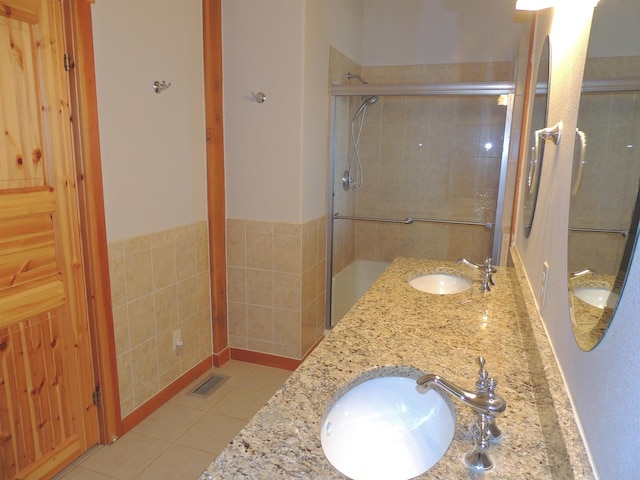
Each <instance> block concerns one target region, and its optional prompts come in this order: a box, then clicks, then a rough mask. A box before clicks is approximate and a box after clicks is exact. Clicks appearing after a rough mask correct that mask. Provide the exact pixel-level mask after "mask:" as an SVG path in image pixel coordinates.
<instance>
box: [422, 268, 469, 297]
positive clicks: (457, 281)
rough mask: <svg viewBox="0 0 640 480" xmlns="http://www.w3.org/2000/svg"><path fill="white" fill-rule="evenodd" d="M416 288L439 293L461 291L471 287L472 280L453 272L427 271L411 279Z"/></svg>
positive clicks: (446, 293)
mask: <svg viewBox="0 0 640 480" xmlns="http://www.w3.org/2000/svg"><path fill="white" fill-rule="evenodd" d="M409 285H411V286H412V287H413V288H415V289H416V290H420V291H421V292H426V293H435V294H438V295H448V294H453V293H461V292H464V291H465V290H468V289H469V288H471V280H469V279H468V278H464V277H460V276H458V275H454V274H452V273H442V272H438V273H427V274H426V275H420V276H418V277H416V278H414V279H413V280H411V281H409Z"/></svg>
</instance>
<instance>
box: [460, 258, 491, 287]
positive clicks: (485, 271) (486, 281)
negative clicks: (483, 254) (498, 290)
mask: <svg viewBox="0 0 640 480" xmlns="http://www.w3.org/2000/svg"><path fill="white" fill-rule="evenodd" d="M461 263H464V264H465V265H468V266H469V267H471V268H475V269H476V270H479V271H481V272H482V275H483V276H482V284H481V285H480V289H481V290H482V291H483V292H488V291H489V290H491V287H492V286H494V285H495V283H494V282H493V274H494V273H496V272H497V269H496V267H495V266H493V265H491V257H487V258H486V259H485V260H484V264H483V265H478V264H477V263H473V262H470V261H469V260H467V259H466V258H461V259H460V260H458V261H457V262H456V265H459V264H461Z"/></svg>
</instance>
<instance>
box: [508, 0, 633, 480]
mask: <svg viewBox="0 0 640 480" xmlns="http://www.w3.org/2000/svg"><path fill="white" fill-rule="evenodd" d="M574 5H575V6H573V7H571V6H564V7H558V8H556V10H555V12H554V11H553V10H548V11H545V12H544V13H542V15H541V17H540V21H539V23H538V25H537V28H536V38H535V50H534V54H536V55H537V54H538V52H539V51H540V48H541V45H542V43H543V40H544V35H545V33H546V32H550V39H551V49H552V50H551V58H552V65H551V77H552V80H551V88H550V92H551V100H550V105H549V122H548V124H549V125H552V124H554V123H555V122H557V121H558V120H562V121H563V122H564V129H565V130H564V131H565V134H566V132H573V131H575V128H576V121H577V114H578V112H577V110H578V104H579V96H580V90H581V83H582V73H583V68H584V59H585V56H586V49H587V43H588V36H589V27H590V22H591V14H592V11H593V9H592V8H590V7H588V5H586V2H585V3H583V4H580V5H578V4H577V3H574ZM567 139H569V141H567ZM572 139H573V136H572V135H571V134H570V133H569V135H568V136H565V140H564V141H563V142H561V143H560V145H559V146H558V147H553V146H552V145H551V144H550V143H548V142H547V147H545V158H544V162H543V170H542V178H541V180H540V194H539V197H538V206H537V209H536V214H535V218H534V221H533V227H532V230H531V236H530V237H529V238H528V239H525V238H523V235H522V231H523V228H522V220H521V219H519V221H518V224H517V238H516V245H517V249H518V251H519V252H520V254H521V257H522V260H523V263H524V266H525V269H526V271H527V275H528V277H529V281H530V284H531V286H532V289H533V292H534V294H535V295H536V297H537V298H539V292H540V285H541V280H542V264H543V262H544V261H548V262H549V264H550V267H551V269H550V277H549V286H548V293H547V301H546V304H545V306H544V307H541V313H542V316H543V317H544V322H545V327H546V329H547V332H548V335H549V338H550V341H551V343H552V345H553V348H554V351H555V354H556V357H557V359H558V363H559V365H560V369H561V370H562V372H563V375H564V378H565V382H566V384H567V387H568V389H569V392H570V395H571V397H572V400H573V402H574V405H575V410H576V414H577V418H578V421H579V424H580V425H581V428H582V431H583V435H584V439H585V442H586V444H587V448H588V449H589V451H590V454H591V457H592V461H593V463H594V467H595V469H596V471H597V472H598V474H599V477H600V478H602V479H616V480H618V479H620V480H623V479H634V478H638V466H637V447H638V438H639V436H638V432H639V431H640V416H639V415H638V410H639V409H640V397H639V396H638V395H637V392H638V390H639V389H640V377H639V376H638V373H639V372H640V356H638V353H637V352H638V350H640V322H639V321H638V313H637V312H638V311H640V310H639V308H640V265H639V264H638V263H637V262H636V264H635V265H633V264H632V266H631V271H630V274H629V279H628V281H627V286H626V287H625V291H624V295H623V296H622V299H621V302H620V305H619V307H618V310H617V312H616V314H615V316H614V318H613V321H612V324H611V326H610V328H609V330H608V332H607V334H606V336H605V337H604V339H603V340H602V342H601V343H600V344H599V345H598V346H597V347H596V348H595V349H594V350H593V351H591V352H583V351H581V350H580V349H579V347H578V346H577V344H576V343H575V340H574V338H573V332H572V330H571V320H570V316H569V304H568V298H567V297H568V295H567V227H568V211H569V198H570V184H571V182H570V181H571V167H572V159H573V144H574V142H573V141H572Z"/></svg>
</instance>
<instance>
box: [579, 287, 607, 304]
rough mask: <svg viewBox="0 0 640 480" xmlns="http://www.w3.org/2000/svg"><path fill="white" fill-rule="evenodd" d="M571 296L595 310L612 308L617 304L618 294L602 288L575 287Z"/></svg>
mask: <svg viewBox="0 0 640 480" xmlns="http://www.w3.org/2000/svg"><path fill="white" fill-rule="evenodd" d="M573 294H574V295H575V296H576V297H578V298H579V299H580V300H582V301H583V302H587V303H588V304H589V305H592V306H594V307H597V308H604V307H610V308H614V307H615V306H616V303H617V302H618V294H616V293H613V292H611V290H609V289H608V288H604V287H577V288H574V289H573Z"/></svg>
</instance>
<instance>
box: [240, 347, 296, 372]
mask: <svg viewBox="0 0 640 480" xmlns="http://www.w3.org/2000/svg"><path fill="white" fill-rule="evenodd" d="M231 358H232V359H234V360H240V361H242V362H250V363H257V364H258V365H265V366H267V367H276V368H282V369H284V370H291V371H293V370H295V369H296V368H298V366H299V365H300V364H301V363H302V360H296V359H295V358H288V357H279V356H278V355H272V354H270V353H262V352H254V351H252V350H244V349H242V348H235V347H231Z"/></svg>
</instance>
